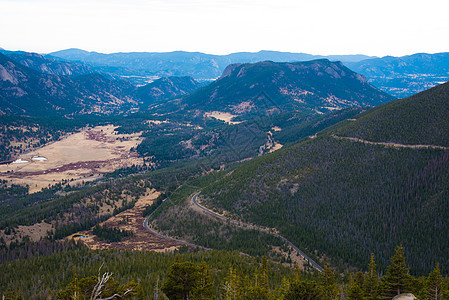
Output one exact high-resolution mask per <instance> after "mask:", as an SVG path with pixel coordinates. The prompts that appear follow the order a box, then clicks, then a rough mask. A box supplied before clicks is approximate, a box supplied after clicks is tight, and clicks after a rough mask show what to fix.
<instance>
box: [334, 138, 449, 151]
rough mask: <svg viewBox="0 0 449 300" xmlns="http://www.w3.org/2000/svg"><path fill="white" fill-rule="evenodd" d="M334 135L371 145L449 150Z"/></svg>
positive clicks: (438, 147)
mask: <svg viewBox="0 0 449 300" xmlns="http://www.w3.org/2000/svg"><path fill="white" fill-rule="evenodd" d="M332 137H333V138H334V139H337V140H348V141H352V142H357V143H364V144H370V145H381V146H385V147H393V148H409V149H438V150H449V147H444V146H437V145H405V144H398V143H387V142H371V141H367V140H363V139H359V138H353V137H342V136H336V135H332Z"/></svg>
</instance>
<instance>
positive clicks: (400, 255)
mask: <svg viewBox="0 0 449 300" xmlns="http://www.w3.org/2000/svg"><path fill="white" fill-rule="evenodd" d="M408 272H409V268H408V267H407V264H406V263H405V256H404V248H403V247H402V245H401V246H398V247H397V248H396V253H395V254H394V255H393V256H392V257H391V265H389V266H388V269H387V273H386V274H385V276H383V277H382V281H381V284H382V291H383V293H382V294H383V296H385V297H388V298H393V297H394V296H395V295H399V294H401V293H407V292H410V291H411V283H412V280H413V277H412V276H411V275H410V274H409V273H408Z"/></svg>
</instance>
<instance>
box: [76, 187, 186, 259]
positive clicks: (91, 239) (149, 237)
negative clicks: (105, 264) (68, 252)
mask: <svg viewBox="0 0 449 300" xmlns="http://www.w3.org/2000/svg"><path fill="white" fill-rule="evenodd" d="M159 194H160V193H159V192H156V191H155V190H151V192H150V193H149V195H147V196H144V197H142V198H140V199H139V200H137V203H136V204H135V205H134V207H133V208H131V209H128V210H126V211H124V212H121V213H119V214H117V215H115V216H113V217H111V218H109V219H108V220H106V221H104V222H103V223H101V225H102V226H106V227H108V228H112V227H117V228H119V229H121V230H127V231H132V232H133V233H134V236H132V237H127V238H124V239H123V240H122V241H120V242H114V243H108V242H105V241H101V240H99V239H97V237H96V236H94V235H92V230H89V231H82V232H78V233H76V234H74V235H71V236H70V237H68V238H70V239H75V240H81V241H82V242H83V243H84V244H85V245H86V246H87V247H89V248H90V249H127V250H138V251H172V250H174V249H177V248H179V247H180V246H181V244H179V243H177V242H175V241H173V240H169V239H164V238H160V237H158V236H156V235H154V234H152V233H150V232H149V231H148V230H146V229H145V228H144V227H143V226H142V224H143V221H144V219H145V218H144V217H143V216H142V212H143V211H144V209H145V207H146V206H148V205H150V204H152V203H153V201H155V199H156V198H157V196H159ZM79 236H83V238H80V237H79Z"/></svg>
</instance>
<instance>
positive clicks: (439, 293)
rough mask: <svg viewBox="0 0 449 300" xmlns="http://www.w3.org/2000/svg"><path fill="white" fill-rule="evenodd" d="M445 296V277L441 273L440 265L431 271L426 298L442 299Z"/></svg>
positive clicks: (431, 299)
mask: <svg viewBox="0 0 449 300" xmlns="http://www.w3.org/2000/svg"><path fill="white" fill-rule="evenodd" d="M442 297H443V277H442V276H441V273H440V266H439V265H437V266H436V267H435V269H434V270H433V271H432V272H430V274H429V277H428V278H427V282H426V295H425V298H424V299H429V300H440V299H442Z"/></svg>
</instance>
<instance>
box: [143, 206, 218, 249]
mask: <svg viewBox="0 0 449 300" xmlns="http://www.w3.org/2000/svg"><path fill="white" fill-rule="evenodd" d="M152 214H153V213H151V214H150V215H149V216H148V217H146V218H145V220H143V224H142V225H143V227H144V228H145V229H146V230H148V231H149V232H150V233H152V234H154V235H155V236H157V237H160V238H162V239H166V240H171V241H175V242H178V243H180V244H183V245H186V246H190V247H194V248H201V249H204V250H210V249H209V248H206V247H202V246H198V245H195V244H192V243H189V242H186V241H181V240H177V239H175V238H172V237H168V236H165V235H161V234H159V233H157V232H156V231H154V230H151V229H150V228H149V227H148V220H149V219H150V217H151V215H152Z"/></svg>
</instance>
